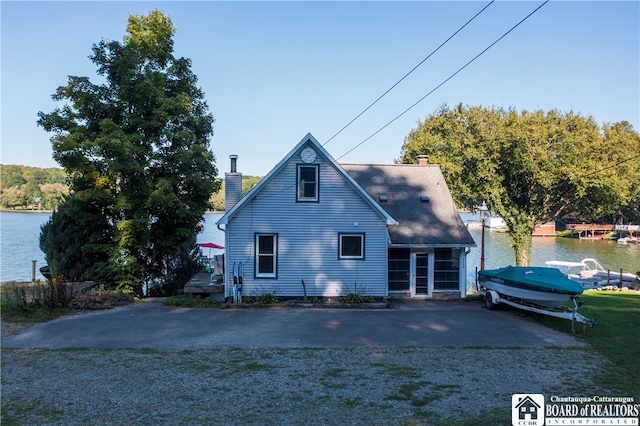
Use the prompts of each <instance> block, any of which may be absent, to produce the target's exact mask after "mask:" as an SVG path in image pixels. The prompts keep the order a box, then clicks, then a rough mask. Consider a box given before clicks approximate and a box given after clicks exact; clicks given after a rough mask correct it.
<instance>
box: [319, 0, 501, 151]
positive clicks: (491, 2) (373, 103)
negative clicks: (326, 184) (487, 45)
mask: <svg viewBox="0 0 640 426" xmlns="http://www.w3.org/2000/svg"><path fill="white" fill-rule="evenodd" d="M494 1H495V0H491V1H490V2H489V3H488V4H487V5H486V6H485V7H483V8H482V9H481V10H480V11H479V12H478V13H476V14H475V15H474V16H473V17H472V18H471V19H469V20H468V21H467V22H466V23H465V24H464V25H463V26H461V27H460V28H458V30H457V31H456V32H455V33H453V34H451V36H449V38H448V39H446V40H445V41H443V42H442V44H440V46H438V47H436V49H435V50H434V51H432V52H431V53H429V55H428V56H427V57H426V58H424V59H423V60H422V61H420V63H419V64H418V65H416V66H415V67H413V68H412V69H411V71H409V72H408V73H406V74H405V75H404V77H402V78H401V79H400V80H398V81H397V82H396V83H395V84H394V85H393V86H391V87H390V88H389V89H387V91H386V92H384V93H383V94H382V95H380V97H379V98H378V99H376V100H375V101H373V102H372V103H371V104H370V105H369V106H368V107H366V108H365V109H364V110H363V111H362V112H361V113H360V114H358V115H356V116H355V117H354V118H353V120H351V121H350V122H348V123H347V124H346V125H345V126H344V127H343V128H342V129H340V130H338V132H337V133H336V134H335V135H333V136H331V137H330V138H329V139H328V140H327V141H326V142H325V143H323V144H322V146H325V145H326V144H328V143H329V142H331V140H332V139H333V138H335V137H336V136H338V135H339V134H340V133H342V131H343V130H344V129H346V128H347V127H349V126H350V125H351V124H352V123H353V122H354V121H356V120H357V119H358V118H360V116H361V115H362V114H364V113H365V112H367V111H368V110H369V108H371V107H372V106H374V105H375V104H376V103H378V101H379V100H380V99H382V98H383V97H385V96H386V94H387V93H389V92H390V91H391V90H393V89H394V88H395V87H396V86H397V85H398V84H400V83H401V82H402V81H403V80H404V79H405V78H407V77H408V76H409V74H411V73H412V72H414V71H415V70H416V69H417V68H418V67H419V66H420V65H422V64H423V63H424V62H425V61H426V60H427V59H429V58H430V57H431V56H433V54H434V53H436V52H437V51H438V50H440V48H441V47H442V46H444V45H445V44H447V42H448V41H449V40H451V39H452V38H453V37H455V36H456V34H458V33H459V32H460V31H462V30H463V29H464V27H466V26H467V25H469V24H470V23H471V21H473V20H474V19H476V18H477V17H478V15H480V14H481V13H482V12H484V10H485V9H486V8H488V7H489V6H491V5H492V4H493V2H494Z"/></svg>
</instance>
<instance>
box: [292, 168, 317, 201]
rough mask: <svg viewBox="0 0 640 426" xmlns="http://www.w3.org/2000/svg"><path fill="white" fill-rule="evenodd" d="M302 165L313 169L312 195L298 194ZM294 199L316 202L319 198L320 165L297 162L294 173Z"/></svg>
mask: <svg viewBox="0 0 640 426" xmlns="http://www.w3.org/2000/svg"><path fill="white" fill-rule="evenodd" d="M303 167H312V168H314V169H315V172H316V173H315V174H316V182H315V184H316V191H315V195H314V196H313V197H301V196H300V169H302V168H303ZM296 180H297V182H296V201H300V202H317V201H318V200H319V199H320V166H318V165H317V164H298V169H297V173H296Z"/></svg>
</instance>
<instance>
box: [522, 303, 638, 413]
mask: <svg viewBox="0 0 640 426" xmlns="http://www.w3.org/2000/svg"><path fill="white" fill-rule="evenodd" d="M580 298H581V299H582V301H583V302H584V306H583V307H582V308H581V309H580V313H581V314H582V315H584V316H586V317H588V318H595V319H596V320H597V321H598V323H597V324H596V325H595V326H593V327H592V328H587V330H586V333H582V327H580V324H576V332H577V334H576V337H578V338H580V339H584V340H585V341H587V342H589V344H590V345H591V346H592V348H593V349H594V350H596V351H598V352H599V353H600V354H602V355H604V356H605V357H606V358H607V359H608V360H609V362H608V363H606V365H602V370H601V372H600V373H599V374H598V375H597V377H594V380H595V382H596V383H597V384H598V385H600V386H602V387H604V388H606V389H611V390H617V391H619V392H620V394H619V395H611V396H633V397H634V399H635V400H636V401H640V365H639V364H640V293H638V292H625V293H622V292H614V291H587V292H585V293H583V295H582V296H581V297H580ZM534 316H535V318H536V319H537V320H538V321H540V322H541V323H543V324H545V325H547V326H549V327H551V328H554V329H557V330H560V331H566V332H569V333H570V331H567V330H570V328H568V327H567V320H563V319H559V318H553V317H548V316H545V315H538V314H536V315H534Z"/></svg>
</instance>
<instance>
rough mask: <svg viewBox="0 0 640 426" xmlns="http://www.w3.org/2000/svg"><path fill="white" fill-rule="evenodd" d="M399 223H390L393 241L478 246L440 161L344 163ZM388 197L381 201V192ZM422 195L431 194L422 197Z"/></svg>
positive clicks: (413, 243)
mask: <svg viewBox="0 0 640 426" xmlns="http://www.w3.org/2000/svg"><path fill="white" fill-rule="evenodd" d="M341 166H342V168H343V169H344V170H345V171H346V172H347V173H349V175H351V177H353V179H354V180H355V181H356V182H357V183H358V184H359V185H360V186H361V187H362V188H363V189H364V190H365V191H367V193H368V194H369V195H370V196H371V197H372V198H373V199H374V200H375V201H376V202H377V203H378V204H379V205H380V206H381V207H382V208H383V209H384V210H386V211H387V213H389V214H390V215H391V216H392V217H393V218H394V219H395V220H397V221H398V222H399V225H395V226H388V229H389V235H390V237H391V244H393V245H415V246H430V247H452V246H458V247H460V246H475V245H476V244H475V242H474V240H473V237H472V236H471V234H470V233H469V231H468V229H467V227H466V226H465V225H464V223H463V222H462V219H460V215H459V214H458V212H457V210H456V207H455V204H454V202H453V199H452V198H451V193H450V192H449V188H448V187H447V183H446V182H445V180H444V176H443V175H442V172H441V171H440V167H439V166H437V165H417V164H393V165H378V164H341ZM384 195H386V197H387V200H386V201H381V200H380V196H384ZM420 196H427V197H428V201H422V200H421V199H420Z"/></svg>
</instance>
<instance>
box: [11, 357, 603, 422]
mask: <svg viewBox="0 0 640 426" xmlns="http://www.w3.org/2000/svg"><path fill="white" fill-rule="evenodd" d="M1 360H2V424H7V425H14V424H16V425H65V426H69V425H86V424H92V425H125V424H126V425H130V424H136V425H164V424H171V425H175V424H181V425H202V424H220V425H250V424H256V425H345V424H356V425H389V424H394V425H402V424H405V425H453V424H461V423H462V424H469V425H472V424H473V425H483V424H487V425H488V424H491V425H497V424H505V425H509V424H511V395H512V394H513V393H544V394H545V395H546V396H547V397H549V396H551V395H559V396H572V395H584V394H588V395H593V392H598V391H599V390H598V389H596V388H595V387H594V386H593V384H592V383H591V382H590V379H589V377H591V376H592V375H593V373H594V372H595V371H596V369H597V368H598V365H601V363H602V362H603V361H602V359H600V358H598V356H597V355H596V354H595V353H594V352H593V351H591V350H590V349H588V348H584V347H570V348H566V347H565V348H559V347H546V348H509V349H504V348H503V349H491V348H423V347H384V348H355V347H354V348H288V349H278V348H261V349H248V348H243V349H204V350H182V351H167V350H155V349H136V350H132V349H58V350H52V349H6V348H5V349H3V350H2V356H1Z"/></svg>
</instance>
